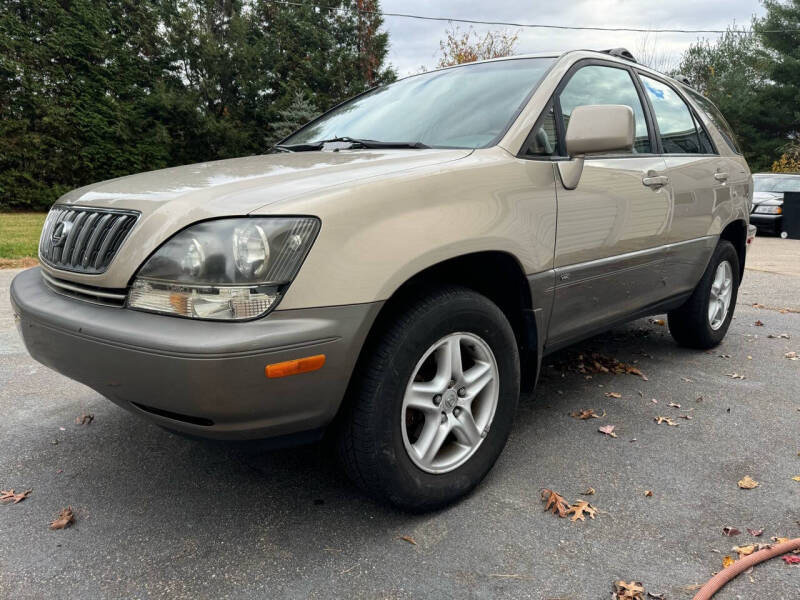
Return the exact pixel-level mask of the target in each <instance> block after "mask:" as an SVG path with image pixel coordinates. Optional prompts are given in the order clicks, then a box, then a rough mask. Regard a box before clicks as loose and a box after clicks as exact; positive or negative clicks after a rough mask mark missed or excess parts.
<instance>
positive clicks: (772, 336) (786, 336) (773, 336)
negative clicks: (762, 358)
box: [767, 333, 791, 340]
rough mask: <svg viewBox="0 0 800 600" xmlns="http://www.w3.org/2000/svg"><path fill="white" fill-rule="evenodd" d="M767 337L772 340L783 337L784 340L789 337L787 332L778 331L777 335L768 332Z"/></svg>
mask: <svg viewBox="0 0 800 600" xmlns="http://www.w3.org/2000/svg"><path fill="white" fill-rule="evenodd" d="M767 337H768V338H770V339H772V340H777V339H784V340H788V339H791V338H790V337H789V334H788V333H779V334H777V335H776V334H774V333H770V334H769V335H768V336H767Z"/></svg>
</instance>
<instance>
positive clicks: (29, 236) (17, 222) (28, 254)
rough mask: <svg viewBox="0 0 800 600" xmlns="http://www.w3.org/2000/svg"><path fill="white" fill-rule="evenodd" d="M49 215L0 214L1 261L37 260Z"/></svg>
mask: <svg viewBox="0 0 800 600" xmlns="http://www.w3.org/2000/svg"><path fill="white" fill-rule="evenodd" d="M46 216H47V213H0V259H3V258H7V259H20V258H35V257H36V254H37V249H38V247H39V234H40V233H41V232H42V225H43V224H44V219H45V217H46Z"/></svg>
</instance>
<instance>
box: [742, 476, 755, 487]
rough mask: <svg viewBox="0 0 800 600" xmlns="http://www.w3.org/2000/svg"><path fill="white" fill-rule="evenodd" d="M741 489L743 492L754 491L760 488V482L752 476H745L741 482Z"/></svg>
mask: <svg viewBox="0 0 800 600" xmlns="http://www.w3.org/2000/svg"><path fill="white" fill-rule="evenodd" d="M739 487H740V488H742V489H743V490H752V489H753V488H757V487H758V482H757V481H756V480H755V479H753V478H751V477H750V475H745V476H744V477H742V478H741V479H740V480H739Z"/></svg>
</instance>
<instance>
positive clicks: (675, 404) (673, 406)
mask: <svg viewBox="0 0 800 600" xmlns="http://www.w3.org/2000/svg"><path fill="white" fill-rule="evenodd" d="M668 406H671V407H672V408H680V407H681V405H680V404H678V403H677V402H670V403H669V405H668Z"/></svg>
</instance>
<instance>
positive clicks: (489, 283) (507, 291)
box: [339, 250, 540, 415]
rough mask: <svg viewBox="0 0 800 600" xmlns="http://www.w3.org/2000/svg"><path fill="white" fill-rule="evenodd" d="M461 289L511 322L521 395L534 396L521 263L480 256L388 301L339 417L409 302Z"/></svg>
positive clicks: (436, 267) (410, 284) (467, 257)
mask: <svg viewBox="0 0 800 600" xmlns="http://www.w3.org/2000/svg"><path fill="white" fill-rule="evenodd" d="M447 284H450V285H460V286H464V287H466V288H469V289H472V290H474V291H476V292H478V293H480V294H483V295H484V296H486V297H487V298H489V299H490V300H491V301H492V302H494V303H495V304H496V305H497V306H498V307H499V308H500V310H501V311H502V312H503V314H504V315H505V316H506V318H507V319H508V320H509V323H510V324H511V327H512V329H513V330H514V335H515V337H516V338H517V344H518V347H519V350H520V367H521V372H522V389H523V390H526V391H530V390H532V389H533V386H534V384H535V381H536V376H537V369H538V365H539V362H538V358H539V357H538V354H537V353H538V348H539V346H540V344H539V335H540V332H539V331H538V327H537V323H536V319H535V318H534V314H533V308H532V307H533V298H532V295H531V289H530V286H529V285H528V280H527V278H526V276H525V273H524V271H523V268H522V266H521V264H520V262H519V261H518V260H517V258H516V257H515V256H513V255H512V254H510V253H508V252H504V251H492V250H489V251H479V252H473V253H469V254H464V255H460V256H456V257H453V258H449V259H446V260H443V261H441V262H438V263H435V264H433V265H430V266H428V267H426V268H424V269H422V270H421V271H419V272H417V273H415V274H414V275H413V276H411V277H409V278H408V279H407V280H406V281H405V282H403V283H402V284H401V285H399V286H398V287H397V288H396V289H395V290H394V292H393V293H392V294H391V295H390V297H389V298H388V299H387V300H386V302H385V303H384V305H383V306H382V307H381V310H380V311H379V313H378V314H377V316H376V317H375V320H374V321H373V323H372V326H371V327H370V331H369V333H368V334H367V338H366V340H365V341H364V343H363V345H362V347H361V350H360V352H359V356H358V359H357V361H356V365H355V368H354V369H353V373H352V374H351V376H350V384H349V386H348V394H347V395H346V397H345V399H344V401H343V402H342V406H340V408H339V414H340V415H341V414H342V413H344V412H345V411H344V407H345V405H346V404H347V403H348V397H349V396H350V393H349V391H350V388H352V386H353V382H354V381H355V380H356V378H357V377H359V371H360V370H361V367H362V365H363V363H364V357H365V356H367V355H368V353H369V351H370V348H371V346H372V345H373V344H374V343H375V341H376V340H377V339H378V338H379V337H380V335H381V334H382V332H383V331H385V329H386V326H387V324H388V323H389V321H390V319H391V318H392V315H393V314H395V313H396V312H397V311H399V310H402V308H403V307H404V306H406V305H407V304H408V302H409V301H410V300H411V299H412V298H413V297H415V296H416V295H419V294H420V293H425V291H426V290H429V289H431V288H434V287H436V286H440V285H447Z"/></svg>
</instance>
